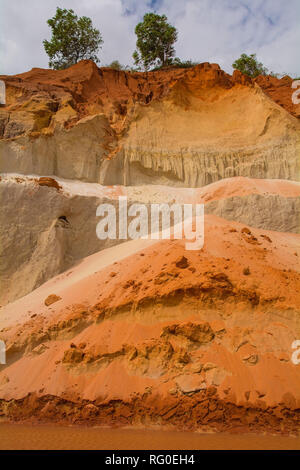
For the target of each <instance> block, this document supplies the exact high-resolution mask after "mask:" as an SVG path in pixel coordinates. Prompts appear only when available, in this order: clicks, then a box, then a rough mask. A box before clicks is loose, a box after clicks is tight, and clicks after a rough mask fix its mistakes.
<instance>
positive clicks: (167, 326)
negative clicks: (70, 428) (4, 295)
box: [0, 215, 300, 433]
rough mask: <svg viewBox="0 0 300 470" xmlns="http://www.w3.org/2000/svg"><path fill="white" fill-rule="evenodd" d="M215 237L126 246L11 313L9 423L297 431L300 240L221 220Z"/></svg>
mask: <svg viewBox="0 0 300 470" xmlns="http://www.w3.org/2000/svg"><path fill="white" fill-rule="evenodd" d="M246 237H248V238H249V239H250V237H252V238H253V239H256V240H259V244H253V243H249V239H248V238H246ZM205 240H206V242H205V246H204V248H203V249H202V250H200V251H190V252H187V251H186V250H185V243H184V240H183V241H181V240H177V241H172V240H164V241H149V240H135V241H131V242H126V243H125V244H123V245H119V246H118V247H113V248H109V249H107V250H104V251H102V252H100V253H96V254H94V255H92V256H90V257H88V258H86V259H85V260H83V261H82V262H81V263H80V265H77V266H75V267H74V268H72V270H71V271H68V272H66V273H64V274H62V275H60V276H58V277H56V278H54V279H52V280H51V281H49V282H48V283H46V284H44V285H43V286H41V287H40V288H38V289H36V290H35V291H34V292H32V293H31V294H29V295H28V296H26V297H23V298H22V299H19V300H17V301H16V302H14V303H11V304H9V305H7V306H6V307H3V308H2V309H1V311H0V316H1V325H2V330H1V338H2V339H3V340H4V341H5V343H6V346H7V364H6V365H5V366H1V370H0V413H1V415H2V416H3V417H5V418H9V419H12V420H22V419H30V420H32V421H36V420H37V421H42V422H51V421H54V422H64V423H84V422H88V423H89V424H101V425H103V424H104V425H113V424H122V425H130V424H134V425H137V424H144V425H147V426H150V425H157V424H159V425H161V426H162V425H174V426H175V427H176V428H177V429H190V430H218V431H225V430H229V429H231V430H235V431H237V430H238V431H247V432H260V431H261V432H266V431H267V432H272V433H274V432H275V433H276V432H278V433H281V432H288V433H296V432H298V431H299V425H300V415H299V410H300V389H299V383H300V368H299V366H296V365H295V364H293V363H292V360H291V356H292V353H293V350H292V343H293V341H294V340H295V339H296V338H299V335H300V320H299V318H300V316H299V313H300V310H299V305H300V302H299V301H300V298H299V292H300V274H299V262H298V257H297V256H296V253H297V252H298V254H299V236H298V235H295V234H287V233H279V232H271V231H265V230H261V229H257V228H253V227H249V226H247V227H246V226H244V225H243V224H239V223H236V222H228V221H226V220H223V219H220V218H218V217H215V216H211V215H209V216H207V221H206V225H205ZM270 240H271V241H272V242H270ZM183 257H185V258H186V259H187V260H188V265H189V266H188V267H187V268H185V269H182V268H180V267H178V266H176V262H177V260H178V259H180V258H181V259H182V258H183ZM246 266H248V267H249V269H250V275H249V276H243V274H242V272H243V269H244V268H245V267H246ZM190 268H193V269H190ZM162 275H164V278H165V282H163V283H162V284H161V283H159V284H157V283H156V282H155V281H156V280H157V279H160V278H161V276H162ZM53 292H55V295H57V296H59V297H61V300H60V301H59V302H55V303H53V304H51V305H50V306H48V307H47V306H45V304H44V300H45V298H47V296H48V295H50V294H53ZM24 370H26V375H24ZM120 384H121V386H120ZM87 407H88V412H87Z"/></svg>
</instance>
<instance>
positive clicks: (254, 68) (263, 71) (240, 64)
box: [232, 54, 268, 78]
mask: <svg viewBox="0 0 300 470" xmlns="http://www.w3.org/2000/svg"><path fill="white" fill-rule="evenodd" d="M232 67H233V68H234V69H236V70H239V71H240V72H242V73H243V74H244V75H248V76H249V77H251V78H256V77H258V75H267V73H268V69H267V68H266V67H264V65H263V64H262V63H261V62H258V60H257V58H256V54H251V55H247V54H242V55H241V57H240V58H239V59H237V60H236V61H235V62H234V63H233V64H232Z"/></svg>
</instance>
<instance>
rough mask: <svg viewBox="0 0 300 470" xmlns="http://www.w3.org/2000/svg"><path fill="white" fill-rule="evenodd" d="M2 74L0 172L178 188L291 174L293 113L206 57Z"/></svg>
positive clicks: (299, 146)
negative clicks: (146, 66)
mask: <svg viewBox="0 0 300 470" xmlns="http://www.w3.org/2000/svg"><path fill="white" fill-rule="evenodd" d="M1 78H2V79H4V81H5V82H6V85H7V90H8V91H7V95H8V96H7V106H6V107H5V108H4V109H3V110H1V115H0V129H1V136H0V137H2V138H1V139H0V156H1V162H0V170H1V171H2V172H18V173H20V172H21V173H24V174H32V173H34V174H39V175H45V174H49V175H56V176H59V177H63V178H74V179H79V180H82V181H89V182H99V183H101V184H125V185H135V184H148V183H151V184H169V185H172V186H183V187H200V186H204V185H206V184H209V183H212V182H214V181H218V180H220V179H222V178H228V177H233V176H249V177H253V178H284V179H294V180H297V179H298V177H299V152H300V123H299V120H297V119H296V118H294V117H293V116H291V115H290V114H289V113H288V112H287V111H286V110H285V109H283V108H282V107H280V106H279V105H278V104H276V103H275V102H274V101H273V100H271V99H270V98H269V97H268V96H267V95H266V94H265V93H264V92H263V91H262V89H261V88H260V87H259V86H258V85H257V84H256V83H254V82H252V81H251V80H250V79H247V78H245V77H244V76H243V75H241V74H240V73H238V72H235V73H234V75H233V76H230V75H228V74H226V73H225V72H223V71H222V70H221V69H220V68H219V66H218V65H215V64H207V63H204V64H200V65H199V66H196V67H194V68H192V69H188V70H183V69H174V70H171V71H162V72H150V73H147V74H142V73H130V72H118V71H112V70H110V69H105V68H104V69H98V68H97V67H96V65H95V64H93V63H92V62H89V61H83V62H81V63H79V64H77V65H76V66H73V67H71V68H70V69H67V70H64V71H48V70H42V69H33V70H32V71H31V72H28V73H25V74H21V75H18V76H16V77H1ZM257 83H259V81H258V82H257ZM291 93H292V89H291ZM291 106H294V105H293V104H292V105H291ZM289 110H290V107H289Z"/></svg>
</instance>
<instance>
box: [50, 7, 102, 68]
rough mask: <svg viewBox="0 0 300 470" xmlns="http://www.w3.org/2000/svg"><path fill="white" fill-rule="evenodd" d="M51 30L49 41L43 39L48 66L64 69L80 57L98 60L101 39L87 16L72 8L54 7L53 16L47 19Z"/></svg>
mask: <svg viewBox="0 0 300 470" xmlns="http://www.w3.org/2000/svg"><path fill="white" fill-rule="evenodd" d="M47 23H48V25H49V26H50V28H51V30H52V37H51V40H50V41H47V40H44V41H43V44H44V48H45V51H46V53H47V54H48V56H49V67H51V68H53V69H64V68H67V67H69V66H70V65H73V64H76V63H77V62H79V61H80V60H82V59H90V60H93V61H94V62H99V59H98V57H97V55H96V54H97V52H98V50H99V48H101V45H102V44H103V40H102V37H101V34H100V32H99V31H98V29H95V28H93V24H92V20H91V19H90V18H88V17H87V16H81V17H80V18H78V16H77V15H76V14H75V13H74V11H73V10H71V9H70V10H66V9H64V10H62V9H61V8H57V9H56V14H55V16H53V18H51V19H49V20H48V21H47Z"/></svg>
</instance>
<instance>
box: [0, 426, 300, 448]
mask: <svg viewBox="0 0 300 470" xmlns="http://www.w3.org/2000/svg"><path fill="white" fill-rule="evenodd" d="M0 449H1V450H4V449H7V450H16V449H18V450H24V449H34V450H39V449H42V450H45V449H50V450H51V449H63V450H73V449H90V450H94V449H107V450H125V449H129V450H133V449H138V450H140V449H146V450H147V449H148V450H154V449H157V450H164V449H167V450H187V449H192V450H194V449H195V450H196V449H197V450H214V449H225V450H248V449H250V450H276V449H280V450H291V449H296V450H300V438H299V437H298V438H296V437H285V436H264V435H255V434H225V433H220V434H198V433H189V432H176V431H174V432H173V431H154V430H151V431H147V430H137V429H107V428H96V427H95V428H87V427H77V426H72V427H71V426H69V427H68V426H30V425H19V424H0Z"/></svg>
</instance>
